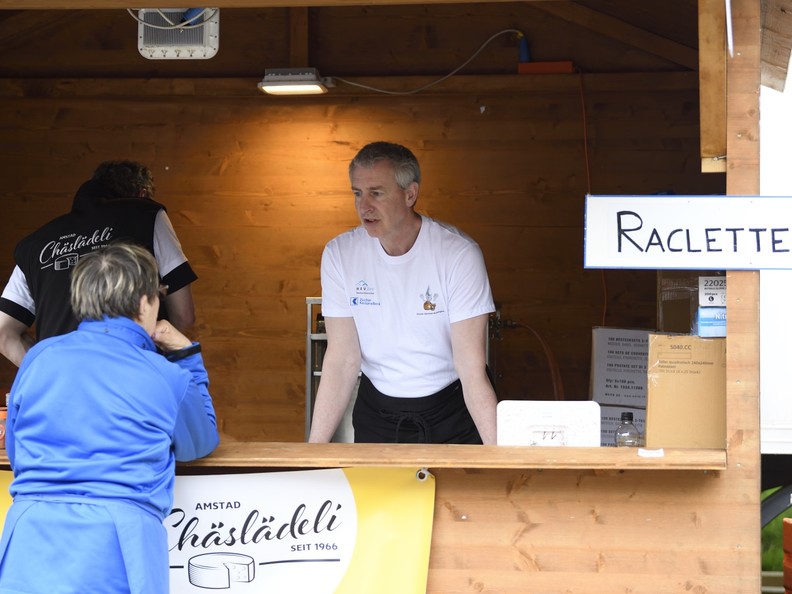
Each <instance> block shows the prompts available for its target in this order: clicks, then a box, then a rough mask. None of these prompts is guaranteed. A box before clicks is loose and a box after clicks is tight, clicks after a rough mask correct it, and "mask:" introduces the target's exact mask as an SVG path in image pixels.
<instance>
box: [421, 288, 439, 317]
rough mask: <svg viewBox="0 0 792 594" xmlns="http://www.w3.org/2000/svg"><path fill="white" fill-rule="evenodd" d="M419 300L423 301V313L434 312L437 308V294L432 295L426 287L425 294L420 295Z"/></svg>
mask: <svg viewBox="0 0 792 594" xmlns="http://www.w3.org/2000/svg"><path fill="white" fill-rule="evenodd" d="M420 298H421V299H423V300H424V303H423V308H424V311H434V310H435V308H436V307H437V303H435V301H437V293H434V294H433V293H432V291H431V290H430V289H429V287H426V293H424V294H423V295H420Z"/></svg>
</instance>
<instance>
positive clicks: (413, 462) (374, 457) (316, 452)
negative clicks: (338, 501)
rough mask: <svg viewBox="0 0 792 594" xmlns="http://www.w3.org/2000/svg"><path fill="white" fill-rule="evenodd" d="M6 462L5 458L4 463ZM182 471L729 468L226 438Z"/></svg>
mask: <svg viewBox="0 0 792 594" xmlns="http://www.w3.org/2000/svg"><path fill="white" fill-rule="evenodd" d="M2 462H3V460H2V458H0V464H2ZM181 466H182V467H188V466H189V467H251V468H254V467H259V468H267V467H269V468H276V467H281V468H282V467H286V468H334V467H338V466H388V467H413V468H421V467H425V468H517V469H524V468H548V469H549V468H553V469H596V470H614V471H619V470H628V469H633V470H638V469H642V470H647V469H652V470H691V471H696V470H698V471H703V470H716V471H718V470H725V469H726V467H727V464H726V451H725V450H718V449H707V450H703V449H682V448H661V449H658V450H644V449H639V448H574V447H541V446H534V447H530V446H482V445H461V444H443V445H418V444H395V445H394V444H360V443H328V444H314V443H296V442H295V443H285V442H277V443H266V442H240V441H228V440H224V439H221V440H220V446H219V447H218V448H217V450H215V451H214V453H212V454H211V455H210V456H208V457H206V458H202V459H200V460H195V461H194V462H189V463H187V464H182V465H181Z"/></svg>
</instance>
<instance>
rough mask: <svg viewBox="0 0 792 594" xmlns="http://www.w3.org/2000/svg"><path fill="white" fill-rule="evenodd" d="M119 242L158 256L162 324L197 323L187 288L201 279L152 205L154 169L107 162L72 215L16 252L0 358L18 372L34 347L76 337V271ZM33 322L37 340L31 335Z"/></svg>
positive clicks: (1, 307)
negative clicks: (163, 289) (72, 295)
mask: <svg viewBox="0 0 792 594" xmlns="http://www.w3.org/2000/svg"><path fill="white" fill-rule="evenodd" d="M117 240H125V241H128V242H132V243H136V244H138V245H141V246H143V247H144V248H146V249H147V250H148V251H150V252H151V253H153V254H154V257H155V259H156V260H157V265H158V267H159V273H160V277H161V282H162V283H163V284H165V285H167V286H168V293H167V296H166V297H165V298H164V300H163V301H164V304H163V310H162V311H161V314H162V315H161V317H165V318H167V319H168V320H169V321H170V322H171V323H172V324H173V325H174V326H175V327H176V328H177V329H179V330H180V331H181V332H182V333H184V332H187V331H188V330H189V329H190V327H191V326H192V324H193V323H194V322H195V307H194V305H193V298H192V291H191V289H190V284H191V283H192V282H194V281H195V280H196V279H197V278H198V277H197V275H196V274H195V272H194V271H193V269H192V267H191V266H190V263H189V262H188V261H187V258H186V256H185V255H184V253H183V252H182V248H181V245H180V243H179V240H178V238H177V237H176V232H175V231H174V229H173V225H171V222H170V219H168V215H167V213H166V212H165V207H164V206H163V205H162V204H159V203H157V202H155V201H154V180H153V176H152V174H151V170H149V168H148V167H146V166H144V165H142V164H140V163H138V162H136V161H105V162H103V163H101V164H100V165H99V166H98V167H97V168H96V170H95V171H94V174H93V176H92V178H91V179H90V180H88V181H87V182H85V183H84V184H83V185H82V186H81V187H80V189H79V190H78V191H77V193H76V195H75V197H74V202H73V203H72V208H71V210H70V211H69V212H68V213H66V214H64V215H61V216H59V217H57V218H55V219H53V220H51V221H49V222H48V223H46V224H45V225H43V226H42V227H40V228H39V229H37V230H36V231H34V232H33V233H31V234H30V235H28V236H27V237H25V238H23V239H22V240H21V241H20V242H19V243H18V244H17V246H16V248H15V249H14V261H15V262H16V266H15V267H14V270H13V271H12V273H11V277H10V278H9V280H8V283H7V284H6V287H5V289H4V290H3V293H2V296H1V297H0V354H2V355H3V356H5V357H6V358H7V359H8V360H9V361H11V362H12V363H14V364H15V365H17V366H19V364H20V363H21V361H22V358H23V357H24V355H25V353H26V352H27V351H28V349H29V348H30V347H31V346H32V345H33V343H34V342H35V341H38V340H43V339H44V338H49V337H50V336H56V335H59V334H65V333H67V332H71V331H72V330H74V329H75V328H76V327H77V319H76V318H75V317H74V313H73V312H72V309H71V306H70V305H69V283H70V279H71V271H72V269H73V268H74V267H75V266H76V265H77V261H78V260H79V259H80V257H81V256H84V255H86V254H88V253H90V252H92V251H94V250H96V249H98V248H100V247H103V246H106V245H108V244H109V243H111V242H113V241H117ZM34 322H35V329H36V335H35V339H34V338H33V336H31V335H30V334H29V332H28V329H29V328H30V327H31V326H32V325H33V323H34Z"/></svg>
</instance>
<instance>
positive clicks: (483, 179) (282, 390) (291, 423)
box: [0, 75, 721, 441]
mask: <svg viewBox="0 0 792 594" xmlns="http://www.w3.org/2000/svg"><path fill="white" fill-rule="evenodd" d="M677 78H678V79H679V80H678V81H677V84H676V86H675V87H674V88H671V89H668V88H665V87H666V83H667V82H668V80H669V79H668V78H664V79H663V80H661V81H659V82H658V84H656V85H655V84H654V82H653V81H652V80H650V79H649V78H648V77H640V78H639V79H636V78H635V77H633V76H630V75H623V76H611V77H606V81H605V82H604V83H600V82H599V81H598V79H597V77H591V78H588V77H584V78H583V83H584V85H583V99H584V100H585V103H586V109H587V120H586V122H587V126H586V129H585V130H584V126H583V118H582V113H581V92H580V84H579V83H580V81H579V79H578V77H577V76H575V75H572V76H569V75H568V76H559V77H553V80H552V81H548V80H542V81H539V82H540V83H541V84H535V85H533V84H531V82H530V81H527V80H526V81H525V83H524V84H525V86H524V88H522V89H520V88H517V89H516V90H515V89H514V88H512V89H510V90H509V91H507V92H502V93H491V92H487V91H486V83H484V84H482V83H481V82H474V84H476V85H478V87H476V88H477V92H476V93H473V94H467V93H462V94H448V95H441V94H430V93H427V94H422V95H415V96H411V97H408V98H398V99H392V98H389V97H381V96H369V95H367V96H342V97H334V96H329V95H328V96H322V97H319V98H315V99H292V100H286V99H280V100H276V99H273V98H268V97H263V96H257V95H252V96H251V97H223V96H176V97H174V96H171V95H156V94H153V93H152V94H147V91H146V89H145V88H140V89H137V90H134V93H135V94H136V96H118V97H99V98H95V97H91V96H86V97H82V96H81V97H68V96H66V94H65V92H63V93H58V92H57V91H54V94H55V95H56V96H52V97H50V96H47V97H34V96H32V93H33V91H32V90H30V88H31V85H26V86H25V85H23V88H25V89H27V90H25V93H26V94H27V96H24V97H13V96H9V93H11V91H8V92H7V93H6V94H5V96H3V97H2V98H0V106H1V107H2V109H0V127H1V128H2V129H3V138H4V141H3V142H4V143H6V146H7V147H8V150H7V151H6V153H5V154H4V155H3V158H2V160H1V162H0V174H1V175H2V178H3V179H4V184H3V187H2V190H1V192H2V196H0V199H2V201H3V204H4V206H5V209H6V219H5V220H6V224H7V225H8V228H7V230H6V231H5V232H4V233H3V234H2V238H1V239H0V259H2V260H0V261H2V262H3V265H2V269H3V270H5V271H10V267H11V258H10V255H11V252H12V249H13V245H14V243H15V242H16V241H17V240H18V239H20V238H21V237H22V236H23V235H24V234H26V233H28V232H29V231H31V230H32V229H33V228H35V227H36V226H37V225H39V224H41V223H42V222H43V221H45V220H47V219H49V218H51V217H53V216H55V215H56V214H59V213H61V212H63V211H65V210H66V209H67V208H68V206H69V203H70V202H69V201H70V197H71V195H72V193H73V191H74V189H76V188H77V187H78V185H79V183H80V182H81V181H82V180H84V179H86V178H87V177H88V176H89V175H90V174H91V171H92V168H93V167H94V166H95V165H96V164H97V163H98V162H99V161H101V160H103V159H107V158H125V157H126V158H133V159H137V160H140V161H142V162H145V163H148V164H150V166H151V167H152V168H153V170H154V173H155V180H156V183H157V196H158V198H159V199H160V200H162V201H163V202H164V203H165V204H166V205H167V206H168V210H169V213H170V216H171V219H172V220H173V223H174V226H175V228H176V231H177V233H178V235H179V237H180V239H181V241H182V242H183V247H184V249H185V251H186V253H187V254H188V256H189V257H190V260H191V262H192V263H193V265H194V267H195V268H196V270H197V272H198V274H199V276H200V280H199V281H198V282H197V283H196V284H195V285H194V289H195V291H194V292H195V299H196V303H197V308H198V324H197V327H196V337H197V338H199V339H200V340H201V341H202V342H203V343H204V346H205V353H206V361H207V364H208V366H209V370H210V374H211V378H212V381H213V392H214V394H215V396H216V399H217V405H218V410H219V414H220V417H221V419H222V423H223V429H224V431H225V432H227V433H228V434H230V435H232V436H234V437H237V438H239V439H243V440H249V439H260V440H286V441H290V440H299V439H302V436H303V435H302V428H303V406H304V355H305V353H304V344H305V343H304V333H305V327H304V326H305V297H306V296H312V295H318V294H319V293H320V285H319V260H320V257H321V251H322V247H323V245H324V243H325V242H326V241H327V240H328V239H330V238H331V237H333V236H334V235H336V234H337V233H339V232H341V231H343V230H345V229H347V228H349V227H351V226H353V225H355V224H356V215H355V212H354V209H353V207H352V198H351V193H350V191H349V181H348V177H347V174H346V168H347V164H348V162H349V160H350V159H351V157H352V156H353V155H354V153H355V151H356V150H357V149H358V148H360V147H361V146H362V145H363V144H365V143H366V142H368V141H370V140H375V139H388V140H392V141H396V142H401V143H404V144H406V145H408V146H410V147H411V148H413V149H414V150H415V152H416V154H417V156H418V158H419V159H420V160H421V162H422V165H423V169H424V172H425V182H424V184H423V186H422V192H421V197H420V199H419V207H420V209H421V210H422V211H423V212H425V213H427V214H429V215H430V216H433V217H437V218H439V219H441V220H445V221H448V222H451V223H453V224H456V225H458V226H459V227H460V228H462V229H463V230H464V231H466V232H468V233H469V234H470V235H472V236H473V237H474V238H476V239H477V240H478V242H479V243H480V244H481V246H482V249H483V251H484V254H485V258H486V261H487V265H488V268H489V273H490V277H491V282H492V286H493V291H494V296H495V299H496V301H497V302H498V303H499V304H500V306H501V307H502V313H503V318H504V319H508V320H512V321H515V322H517V323H519V324H520V325H521V326H522V325H526V326H531V327H533V328H535V329H536V330H537V331H539V332H540V333H541V334H542V335H544V336H545V338H546V339H547V340H548V342H549V343H550V345H551V347H552V349H553V351H554V353H555V356H556V357H557V359H558V360H559V363H560V365H561V370H562V373H563V376H564V383H565V388H566V392H567V394H568V397H570V398H577V399H579V398H585V397H587V395H588V375H589V357H590V333H591V328H592V326H595V325H599V324H602V323H603V318H604V322H605V323H606V324H608V325H621V326H629V327H653V324H654V312H655V309H654V308H655V288H654V277H653V274H652V273H651V272H647V271H643V272H637V271H608V272H605V273H602V272H600V271H587V270H584V269H583V267H582V251H583V249H582V242H583V224H584V216H583V206H584V196H585V194H586V192H587V191H589V189H590V190H591V191H592V192H595V193H637V194H649V193H654V192H660V191H673V192H676V193H708V192H715V191H717V190H718V188H719V183H720V181H721V180H719V179H717V178H713V177H711V176H704V175H701V174H699V173H697V171H696V168H697V165H698V159H697V149H698V147H697V121H696V117H697V110H696V107H695V105H696V98H697V94H696V86H695V78H693V77H690V76H687V75H685V76H678V77H677ZM518 82H521V81H518ZM636 83H638V84H640V85H641V88H640V90H638V91H635V90H633V87H634V86H635V85H636ZM107 84H109V83H107ZM218 84H219V83H218ZM220 91H222V89H220ZM584 138H587V139H588V144H589V146H588V150H587V151H585V150H584ZM586 153H588V159H589V165H588V167H589V168H590V171H591V186H590V188H589V182H588V179H587V165H586V156H587V155H586ZM606 308H607V311H606V313H605V314H603V312H604V311H605V310H606ZM493 354H494V357H495V360H494V365H495V369H496V372H497V374H498V376H499V379H498V383H499V386H498V388H499V392H500V396H501V397H505V398H548V397H552V389H551V386H550V378H549V374H548V373H547V367H546V361H545V358H544V355H543V353H542V350H541V348H540V346H539V343H538V341H537V340H536V338H534V337H533V335H532V334H531V333H530V332H529V331H528V330H526V329H524V328H522V327H517V328H514V329H503V330H502V331H501V332H500V340H495V341H493ZM12 372H13V369H11V368H9V366H5V367H4V369H3V381H4V382H6V383H7V382H9V381H10V380H11V376H12Z"/></svg>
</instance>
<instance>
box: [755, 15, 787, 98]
mask: <svg viewBox="0 0 792 594" xmlns="http://www.w3.org/2000/svg"><path fill="white" fill-rule="evenodd" d="M762 17H763V18H762V84H763V85H764V86H766V87H769V88H771V89H774V90H776V91H778V92H780V93H783V92H784V86H785V85H786V78H787V68H788V67H789V54H790V48H792V5H790V2H789V0H762Z"/></svg>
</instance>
